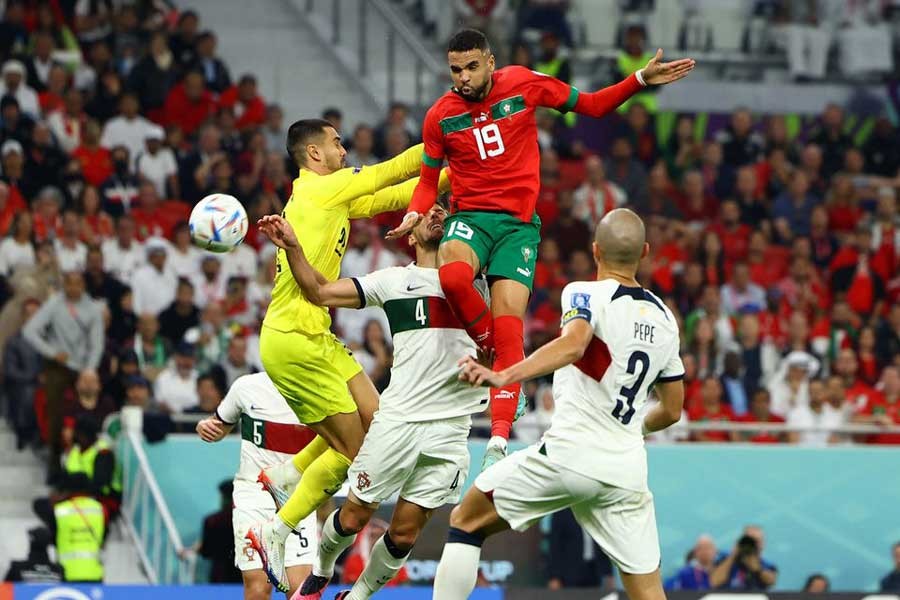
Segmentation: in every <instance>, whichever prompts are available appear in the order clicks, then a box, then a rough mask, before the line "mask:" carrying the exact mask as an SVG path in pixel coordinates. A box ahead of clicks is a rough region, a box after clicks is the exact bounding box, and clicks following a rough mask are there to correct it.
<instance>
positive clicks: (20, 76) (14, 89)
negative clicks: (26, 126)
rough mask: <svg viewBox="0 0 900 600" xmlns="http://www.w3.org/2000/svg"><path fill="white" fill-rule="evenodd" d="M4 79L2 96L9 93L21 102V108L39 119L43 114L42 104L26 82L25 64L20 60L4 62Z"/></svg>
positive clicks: (0, 85) (0, 93) (1, 84)
mask: <svg viewBox="0 0 900 600" xmlns="http://www.w3.org/2000/svg"><path fill="white" fill-rule="evenodd" d="M2 75H3V81H2V82H0V98H2V97H3V96H6V95H7V94H8V95H10V96H13V97H14V98H15V99H16V100H17V101H18V102H19V109H20V110H21V111H22V112H23V113H25V114H27V115H28V116H30V117H31V118H32V119H37V118H39V117H40V116H41V105H40V102H38V95H37V92H35V91H34V90H33V89H32V88H30V87H29V86H28V85H27V84H26V83H25V65H23V64H22V63H21V62H20V61H18V60H8V61H6V62H5V63H3V71H2Z"/></svg>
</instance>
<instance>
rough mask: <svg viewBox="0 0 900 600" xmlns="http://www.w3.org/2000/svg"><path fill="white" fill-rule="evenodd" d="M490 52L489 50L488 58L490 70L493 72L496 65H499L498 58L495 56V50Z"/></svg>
mask: <svg viewBox="0 0 900 600" xmlns="http://www.w3.org/2000/svg"><path fill="white" fill-rule="evenodd" d="M488 52H489V55H488V59H487V65H488V71H490V72H491V73H493V72H494V69H495V68H496V66H497V59H496V58H494V53H493V52H491V51H490V50H488Z"/></svg>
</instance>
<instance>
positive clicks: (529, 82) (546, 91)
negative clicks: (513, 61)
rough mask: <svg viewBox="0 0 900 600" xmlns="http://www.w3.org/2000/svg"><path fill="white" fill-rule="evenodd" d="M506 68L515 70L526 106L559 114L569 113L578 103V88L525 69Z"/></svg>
mask: <svg viewBox="0 0 900 600" xmlns="http://www.w3.org/2000/svg"><path fill="white" fill-rule="evenodd" d="M507 68H508V69H515V71H514V73H515V77H516V80H517V82H518V83H519V85H521V86H522V88H523V90H524V93H523V96H524V97H525V101H526V102H527V103H528V104H531V105H532V106H546V107H548V108H555V109H556V110H558V111H560V112H569V111H570V110H572V109H573V108H575V103H576V102H578V93H579V92H578V88H576V87H574V86H572V85H569V84H568V83H566V82H565V81H560V80H559V79H557V78H555V77H551V76H549V75H545V74H543V73H538V72H537V71H530V70H528V69H526V68H525V67H507Z"/></svg>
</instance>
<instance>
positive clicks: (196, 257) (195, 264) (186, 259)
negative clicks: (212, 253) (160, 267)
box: [168, 221, 203, 282]
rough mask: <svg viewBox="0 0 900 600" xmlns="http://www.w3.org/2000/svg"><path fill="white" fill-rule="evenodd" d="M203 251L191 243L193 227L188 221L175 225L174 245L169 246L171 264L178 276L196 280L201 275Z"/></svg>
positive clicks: (173, 232)
mask: <svg viewBox="0 0 900 600" xmlns="http://www.w3.org/2000/svg"><path fill="white" fill-rule="evenodd" d="M202 256H203V251H202V250H200V248H198V247H197V246H195V245H194V244H193V243H191V228H190V226H189V225H188V224H187V222H186V221H182V222H181V223H179V224H178V225H176V226H175V229H174V230H173V231H172V246H171V247H170V248H169V256H168V262H169V266H170V267H172V269H173V270H174V271H175V274H176V275H178V277H181V278H184V279H188V280H190V281H191V282H193V281H195V280H196V279H197V277H199V276H200V259H201V257H202Z"/></svg>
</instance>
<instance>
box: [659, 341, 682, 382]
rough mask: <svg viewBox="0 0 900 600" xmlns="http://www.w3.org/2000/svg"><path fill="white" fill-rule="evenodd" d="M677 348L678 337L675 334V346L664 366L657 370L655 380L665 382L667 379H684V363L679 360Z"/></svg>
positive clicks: (679, 353)
mask: <svg viewBox="0 0 900 600" xmlns="http://www.w3.org/2000/svg"><path fill="white" fill-rule="evenodd" d="M679 350H680V348H679V343H678V337H677V336H676V338H675V348H674V350H673V351H672V355H671V356H670V357H669V360H668V362H667V363H666V366H664V367H663V368H662V371H660V372H659V377H658V378H657V381H660V382H663V383H665V382H667V381H679V380H681V379H684V363H682V362H681V352H680V351H679Z"/></svg>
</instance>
